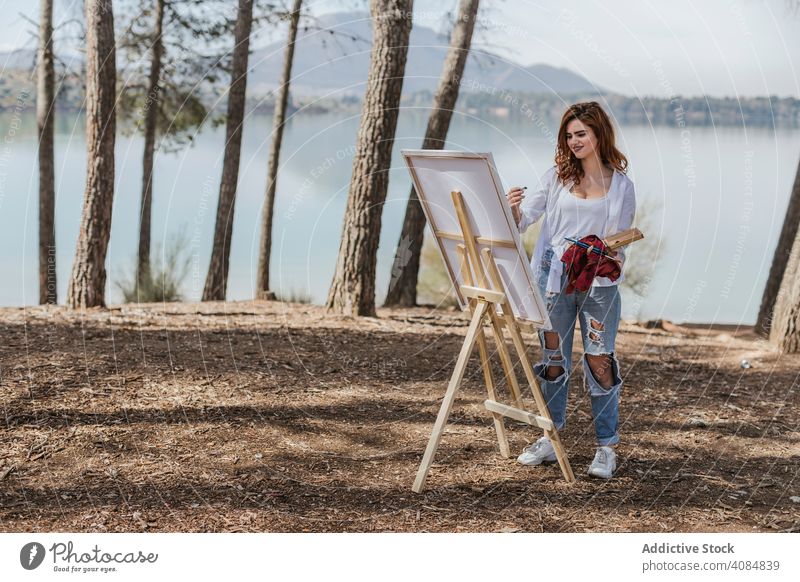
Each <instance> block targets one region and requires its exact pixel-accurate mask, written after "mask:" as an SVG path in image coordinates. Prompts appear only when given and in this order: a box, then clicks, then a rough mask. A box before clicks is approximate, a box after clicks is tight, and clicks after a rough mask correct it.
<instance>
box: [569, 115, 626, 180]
mask: <svg viewBox="0 0 800 582" xmlns="http://www.w3.org/2000/svg"><path fill="white" fill-rule="evenodd" d="M573 119H577V120H579V121H580V122H581V123H583V124H584V125H587V126H589V127H591V128H592V131H593V132H594V135H595V137H596V138H597V153H598V154H600V161H601V162H602V163H603V165H605V166H611V167H612V168H614V169H615V170H618V171H619V172H622V173H623V174H624V173H625V171H626V170H627V168H628V159H627V158H626V157H625V156H624V155H623V153H622V152H621V151H619V150H618V149H617V146H616V143H615V137H614V126H613V125H612V124H611V120H610V119H609V117H608V114H607V113H606V112H605V111H603V108H602V107H600V104H599V103H597V101H586V102H584V103H575V104H574V105H570V106H569V107H568V108H567V110H566V111H565V112H564V115H563V116H562V117H561V126H560V127H559V128H558V143H557V144H556V160H555V162H556V167H557V172H558V179H559V180H560V181H561V183H562V184H567V183H569V182H572V183H573V184H574V185H578V184H580V183H581V178H583V176H584V172H583V166H582V165H581V162H580V160H579V159H578V158H577V157H575V154H574V153H573V152H572V150H571V149H569V147H568V146H567V125H568V124H569V122H570V121H572V120H573Z"/></svg>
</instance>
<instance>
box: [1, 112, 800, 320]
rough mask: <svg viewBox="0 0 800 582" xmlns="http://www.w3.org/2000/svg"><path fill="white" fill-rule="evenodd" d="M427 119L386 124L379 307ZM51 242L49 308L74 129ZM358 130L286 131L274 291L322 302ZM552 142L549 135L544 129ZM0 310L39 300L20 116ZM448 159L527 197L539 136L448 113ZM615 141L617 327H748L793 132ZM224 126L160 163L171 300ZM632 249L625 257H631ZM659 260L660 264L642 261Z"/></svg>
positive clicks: (643, 134) (157, 213) (65, 127)
mask: <svg viewBox="0 0 800 582" xmlns="http://www.w3.org/2000/svg"><path fill="white" fill-rule="evenodd" d="M426 115H427V112H425V111H413V110H412V111H409V110H404V111H403V112H402V113H401V115H400V121H399V126H398V131H397V137H396V141H395V148H394V159H393V165H392V169H391V173H390V185H389V192H388V195H387V200H386V204H385V207H384V211H383V229H382V233H381V244H380V249H379V256H378V280H377V287H378V297H377V299H378V303H379V304H380V302H381V301H382V299H383V296H384V295H385V293H386V288H387V285H388V281H389V272H390V270H391V264H392V257H393V255H394V252H395V244H396V241H397V237H398V235H399V231H400V228H401V225H402V220H403V213H404V210H405V205H406V200H407V198H408V193H409V187H410V178H409V176H408V172H407V171H406V169H405V166H404V165H403V163H402V159H401V156H400V150H401V149H402V148H418V147H419V146H420V144H421V141H422V136H423V134H424V131H425V124H426V121H427V117H426ZM271 121H272V120H271V117H270V116H267V115H259V114H253V115H250V116H249V117H248V118H247V120H246V125H245V131H244V137H243V145H242V148H243V149H242V162H241V170H240V176H239V190H238V197H237V202H236V214H235V219H234V220H235V222H234V232H233V242H232V247H231V264H230V279H229V283H228V299H230V300H240V299H249V298H252V296H253V288H254V280H255V272H256V263H257V260H258V239H259V219H260V215H261V206H262V203H263V196H264V189H265V179H266V169H267V168H266V160H267V149H268V146H269V134H270V130H271ZM56 127H57V129H56V133H57V135H56V190H57V203H56V207H57V208H56V229H57V232H56V237H57V243H56V244H57V262H58V293H59V300H60V301H61V302H63V301H64V298H65V294H66V286H67V279H68V277H69V273H70V269H71V263H72V258H73V255H74V251H75V242H76V240H77V233H78V225H79V220H80V213H81V204H82V196H83V187H84V179H85V166H86V156H85V139H84V128H83V118H82V117H80V116H76V115H68V114H62V115H60V116H59V117H58V120H57V124H56ZM357 129H358V118H357V117H356V116H350V117H348V116H343V115H341V114H337V115H334V114H325V115H302V114H300V115H296V116H295V117H293V118H292V119H291V120H290V122H289V123H288V125H287V128H286V131H285V133H284V144H283V150H282V156H281V164H282V165H281V169H280V174H279V179H278V192H277V200H276V207H275V225H274V231H273V232H274V242H273V253H272V266H271V268H272V282H273V288H274V289H276V290H278V291H282V292H290V291H295V292H300V293H303V294H307V295H310V297H311V299H312V301H313V302H314V303H322V302H324V300H325V297H326V294H327V290H328V286H329V285H330V282H331V278H332V276H333V272H334V265H335V260H336V256H337V252H338V247H339V236H340V234H341V225H342V217H343V214H344V208H345V202H346V197H347V189H348V181H349V178H350V172H351V164H352V159H353V149H354V141H355V136H356V132H357ZM551 131H552V128H551ZM0 135H2V137H1V138H0V139H2V140H3V141H2V143H0V237H2V248H3V249H4V251H3V253H2V255H0V273H2V277H3V279H4V280H5V284H4V285H3V286H2V288H0V304H2V305H7V306H19V305H32V304H35V303H36V302H37V298H38V291H37V285H38V275H37V260H38V259H37V256H38V255H37V236H38V234H37V232H38V226H37V209H38V200H37V199H38V190H37V188H38V187H37V175H38V174H37V165H36V120H35V117H34V115H33V110H32V103H30V104H28V109H27V110H26V111H23V112H22V113H21V114H19V115H15V114H14V113H13V112H10V111H6V112H3V113H1V114H0ZM448 137H449V139H448V148H450V149H467V150H473V151H491V152H492V153H493V155H494V159H495V162H496V164H497V166H498V170H499V172H500V175H501V177H502V180H503V183H504V185H505V186H506V187H508V186H509V185H512V184H519V185H528V186H529V187H534V186H535V185H536V183H537V179H538V177H539V176H540V175H541V174H543V173H544V171H545V170H546V169H547V168H548V167H549V166H550V165H552V158H553V145H552V143H551V142H550V140H549V138H548V132H547V131H543V130H542V128H541V127H539V126H538V125H537V124H536V123H534V122H533V121H531V122H529V123H519V122H512V121H508V120H504V119H495V118H492V119H478V118H475V117H471V116H468V115H466V114H456V115H455V116H454V120H453V124H452V126H451V129H450V134H449V136H448ZM618 141H619V145H620V147H621V149H622V150H623V152H625V153H626V155H627V156H628V158H629V161H630V172H629V174H630V176H631V177H632V179H633V180H634V183H635V185H636V191H637V200H638V203H639V206H640V208H641V209H643V210H642V216H643V217H644V218H646V221H645V222H644V223H643V225H642V227H643V228H642V229H643V230H644V231H645V235H646V237H647V238H648V242H649V244H648V245H647V246H644V245H643V246H642V247H641V248H640V247H637V244H639V243H636V244H634V245H633V247H631V249H630V251H629V260H630V261H631V262H633V261H636V262H637V263H638V265H639V271H640V272H641V273H644V276H645V278H646V279H645V287H646V291H647V292H646V294H645V295H644V297H639V296H637V295H635V294H633V293H632V292H630V291H629V290H625V291H624V299H623V316H624V317H625V318H639V319H653V318H660V317H663V318H666V319H670V320H673V321H676V322H715V323H743V324H752V323H753V322H754V321H755V317H756V314H757V311H758V307H759V304H760V301H761V293H762V290H763V287H764V283H765V281H766V278H767V274H768V272H769V268H770V264H771V261H772V253H773V250H774V246H775V244H776V241H777V238H778V234H779V232H780V228H781V225H782V223H783V217H784V212H785V209H786V205H787V203H788V198H789V193H790V190H791V187H792V182H793V180H794V175H795V170H796V168H797V163H798V156H800V131H798V130H789V129H786V130H782V129H778V130H769V129H764V128H749V127H719V128H713V127H690V128H687V129H686V130H683V131H682V130H680V129H678V128H667V127H648V126H623V127H622V128H620V131H619V136H618ZM142 143H143V140H142V139H141V138H140V137H138V136H136V137H123V136H120V137H119V138H118V140H117V152H116V155H117V170H116V196H115V201H114V214H113V223H112V232H111V242H110V246H109V258H108V262H109V287H108V295H107V300H108V302H109V303H117V302H119V301H120V300H121V294H120V293H119V291H118V290H117V289H116V287H115V285H114V284H113V281H115V280H118V279H119V278H120V277H122V276H124V275H125V274H126V273H127V274H128V275H129V274H130V273H131V272H132V270H133V265H134V257H135V253H136V245H137V236H138V235H137V232H138V212H139V196H140V189H141V186H140V185H141V158H142ZM223 146H224V127H219V128H215V129H211V128H206V129H203V130H202V131H201V132H200V133H199V134H198V135H197V136H196V139H195V143H194V145H193V146H192V147H189V148H186V149H184V150H182V151H180V152H177V153H169V154H160V155H158V157H157V159H156V164H155V189H154V200H153V243H154V245H155V244H158V243H159V242H163V241H164V240H165V238H166V239H168V238H169V237H171V236H173V235H174V233H177V232H178V231H181V230H182V231H183V232H184V235H185V236H186V238H187V240H188V247H189V252H190V253H191V266H190V275H189V278H188V280H187V282H186V285H185V288H184V293H185V295H186V297H187V299H199V297H200V295H201V293H202V289H203V283H204V280H205V274H206V269H207V267H208V260H209V256H210V249H211V241H212V233H213V228H214V220H215V216H216V203H217V192H218V188H219V176H220V173H221V166H222V155H223ZM637 249H639V250H637ZM656 250H657V251H658V254H659V257H660V258H659V260H658V261H657V262H655V263H654V262H653V253H654V252H655V251H656Z"/></svg>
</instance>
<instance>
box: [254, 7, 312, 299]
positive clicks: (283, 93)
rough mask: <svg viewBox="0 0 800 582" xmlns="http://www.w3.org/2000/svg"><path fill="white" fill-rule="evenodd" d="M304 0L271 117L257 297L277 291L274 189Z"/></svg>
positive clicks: (292, 19)
mask: <svg viewBox="0 0 800 582" xmlns="http://www.w3.org/2000/svg"><path fill="white" fill-rule="evenodd" d="M302 4H303V2H302V0H294V5H293V6H292V11H291V13H290V15H289V35H288V38H287V39H286V53H285V54H284V57H283V71H282V72H281V80H280V85H279V86H278V96H277V98H276V100H275V112H274V114H273V117H272V141H271V142H270V146H269V160H268V167H267V191H266V194H265V195H264V210H263V214H262V218H261V244H260V245H259V253H258V272H257V274H256V298H257V299H274V298H275V294H274V293H273V292H272V291H270V288H269V260H270V254H271V251H272V216H273V213H274V210H275V190H276V185H277V181H278V162H279V160H280V152H281V142H282V141H283V127H284V124H285V121H286V107H287V105H288V103H289V83H290V81H291V78H292V62H293V60H294V45H295V39H296V38H297V28H298V24H299V22H300V9H301V6H302Z"/></svg>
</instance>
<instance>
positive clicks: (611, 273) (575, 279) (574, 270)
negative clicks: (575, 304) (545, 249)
mask: <svg viewBox="0 0 800 582" xmlns="http://www.w3.org/2000/svg"><path fill="white" fill-rule="evenodd" d="M581 242H585V243H586V244H589V245H592V246H594V247H595V248H598V249H600V250H601V251H606V250H607V248H606V245H605V243H603V241H602V240H601V239H600V238H599V237H597V236H595V235H593V234H590V235H589V236H585V237H583V238H582V239H581ZM561 262H562V263H564V268H565V269H566V270H567V280H568V282H567V289H566V292H567V294H570V293H574V292H575V291H576V290H577V291H578V292H580V293H585V292H586V291H588V290H589V288H590V287H591V286H592V281H594V278H595V277H608V278H609V279H611V280H612V281H616V280H617V279H618V278H619V275H620V266H619V263H618V262H617V261H615V260H613V259H610V258H608V257H604V256H603V255H599V254H597V253H594V252H591V251H589V249H583V248H581V247H579V246H578V245H576V244H573V245H570V247H569V248H568V249H567V250H566V251H564V255H563V256H562V257H561Z"/></svg>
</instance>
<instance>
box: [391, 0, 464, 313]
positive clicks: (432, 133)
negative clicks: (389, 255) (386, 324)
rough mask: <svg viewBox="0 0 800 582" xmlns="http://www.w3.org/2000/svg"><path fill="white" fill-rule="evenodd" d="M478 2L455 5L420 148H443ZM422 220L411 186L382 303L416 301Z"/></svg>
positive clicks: (408, 305) (423, 226)
mask: <svg viewBox="0 0 800 582" xmlns="http://www.w3.org/2000/svg"><path fill="white" fill-rule="evenodd" d="M479 2H480V0H461V3H460V5H459V9H458V19H457V20H456V23H455V26H454V27H453V32H452V34H451V36H450V49H449V51H448V53H447V57H446V58H445V61H444V68H443V69H442V76H441V78H440V80H439V87H438V89H437V90H436V95H435V97H434V99H433V110H432V111H431V114H430V117H428V127H427V129H426V130H425V138H424V140H423V141H422V147H423V149H437V150H440V149H442V148H444V145H445V141H446V139H447V131H448V129H449V128H450V120H451V118H452V116H453V109H454V108H455V105H456V101H457V100H458V89H459V84H460V82H461V77H462V75H463V74H464V66H465V65H466V62H467V56H468V55H469V48H470V44H471V42H472V33H473V30H474V29H475V18H476V15H477V14H478V4H479ZM425 223H426V220H425V214H424V213H423V211H422V206H421V205H420V202H419V198H418V197H417V191H416V189H415V188H414V186H413V185H412V186H411V193H410V194H409V197H408V203H407V205H406V214H405V217H404V219H403V230H402V231H401V232H400V238H399V240H398V242H397V251H396V252H395V256H394V262H393V264H392V271H391V275H390V280H389V291H388V293H387V294H386V301H385V305H386V306H398V305H402V306H406V307H412V306H414V305H416V304H417V280H418V278H419V263H420V257H421V256H422V243H423V240H424V237H425Z"/></svg>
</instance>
